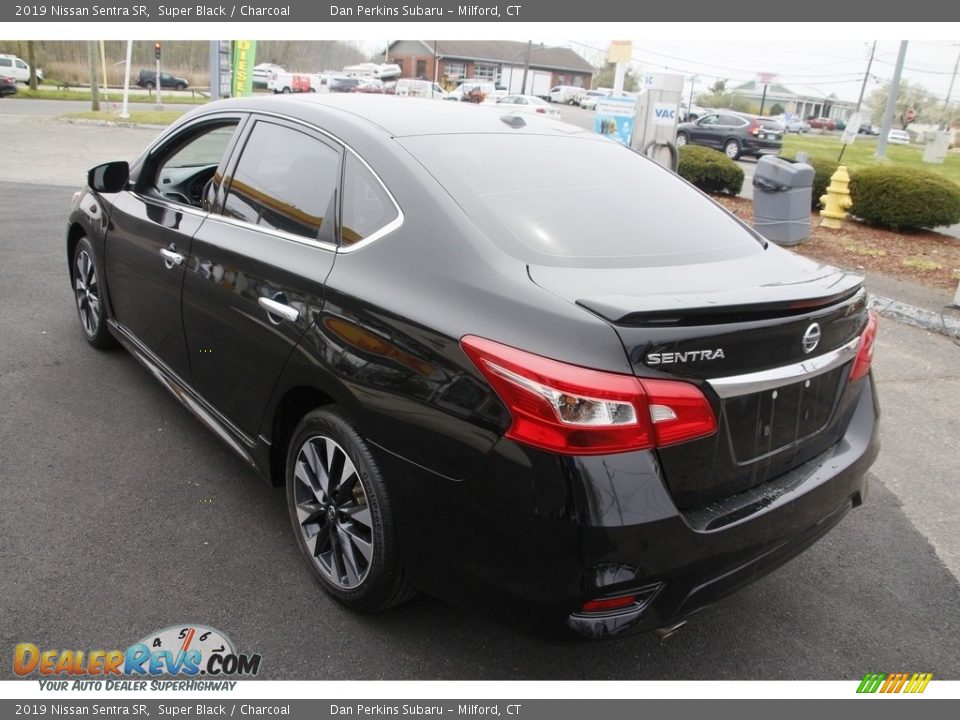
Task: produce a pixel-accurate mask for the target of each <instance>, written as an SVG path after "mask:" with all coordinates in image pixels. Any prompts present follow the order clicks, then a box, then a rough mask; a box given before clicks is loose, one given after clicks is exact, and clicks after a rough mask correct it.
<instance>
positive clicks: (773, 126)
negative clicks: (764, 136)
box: [760, 120, 783, 132]
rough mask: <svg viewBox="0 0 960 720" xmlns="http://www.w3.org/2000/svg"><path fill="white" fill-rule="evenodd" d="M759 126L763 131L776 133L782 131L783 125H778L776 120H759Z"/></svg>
mask: <svg viewBox="0 0 960 720" xmlns="http://www.w3.org/2000/svg"><path fill="white" fill-rule="evenodd" d="M760 126H761V127H762V128H763V129H764V130H776V131H777V132H779V131H780V130H783V125H781V124H780V123H778V122H777V121H776V120H761V121H760Z"/></svg>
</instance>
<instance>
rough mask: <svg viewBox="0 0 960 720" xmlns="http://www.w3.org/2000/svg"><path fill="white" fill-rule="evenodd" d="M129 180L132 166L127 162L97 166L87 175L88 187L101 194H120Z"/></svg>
mask: <svg viewBox="0 0 960 720" xmlns="http://www.w3.org/2000/svg"><path fill="white" fill-rule="evenodd" d="M129 179H130V165H129V163H127V162H126V161H125V160H118V161H117V162H109V163H104V164H103V165H97V166H96V167H94V168H90V171H89V172H88V173H87V185H89V186H90V187H91V188H92V189H93V190H96V191H97V192H101V193H117V192H120V191H121V190H123V189H125V188H126V187H127V181H128V180H129Z"/></svg>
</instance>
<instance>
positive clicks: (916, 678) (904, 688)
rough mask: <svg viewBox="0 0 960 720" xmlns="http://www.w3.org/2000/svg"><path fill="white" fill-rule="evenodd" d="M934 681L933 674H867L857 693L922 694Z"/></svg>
mask: <svg viewBox="0 0 960 720" xmlns="http://www.w3.org/2000/svg"><path fill="white" fill-rule="evenodd" d="M932 679H933V673H913V674H911V673H867V674H866V675H864V676H863V680H861V681H860V687H858V688H857V692H858V693H875V692H881V693H901V692H902V693H922V692H923V691H924V690H926V689H927V685H928V684H929V683H930V681H931V680H932Z"/></svg>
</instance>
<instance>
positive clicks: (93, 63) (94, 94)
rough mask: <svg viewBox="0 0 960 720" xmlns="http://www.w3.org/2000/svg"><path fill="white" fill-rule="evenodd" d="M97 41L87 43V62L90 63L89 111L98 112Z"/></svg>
mask: <svg viewBox="0 0 960 720" xmlns="http://www.w3.org/2000/svg"><path fill="white" fill-rule="evenodd" d="M96 44H97V41H96V40H88V41H87V60H88V61H89V63H90V109H91V110H93V111H94V112H100V91H99V88H98V87H97V48H96Z"/></svg>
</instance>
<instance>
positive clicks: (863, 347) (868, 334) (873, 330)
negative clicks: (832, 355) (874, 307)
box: [850, 311, 877, 382]
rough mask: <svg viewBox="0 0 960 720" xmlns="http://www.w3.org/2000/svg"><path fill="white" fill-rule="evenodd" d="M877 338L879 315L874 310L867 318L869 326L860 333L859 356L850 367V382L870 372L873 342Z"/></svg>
mask: <svg viewBox="0 0 960 720" xmlns="http://www.w3.org/2000/svg"><path fill="white" fill-rule="evenodd" d="M876 339H877V316H876V313H874V312H873V311H871V312H870V319H869V320H867V326H866V327H865V328H864V329H863V333H861V335H860V346H859V347H858V348H857V357H856V358H855V359H854V361H853V367H852V368H850V382H853V381H854V380H859V379H860V378H862V377H863V376H864V375H866V374H867V373H868V372H870V364H871V363H872V362H873V344H874V341H875V340H876Z"/></svg>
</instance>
